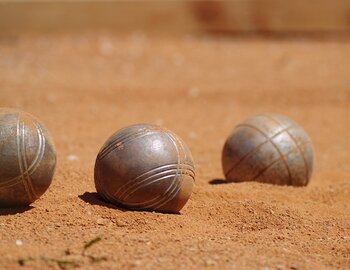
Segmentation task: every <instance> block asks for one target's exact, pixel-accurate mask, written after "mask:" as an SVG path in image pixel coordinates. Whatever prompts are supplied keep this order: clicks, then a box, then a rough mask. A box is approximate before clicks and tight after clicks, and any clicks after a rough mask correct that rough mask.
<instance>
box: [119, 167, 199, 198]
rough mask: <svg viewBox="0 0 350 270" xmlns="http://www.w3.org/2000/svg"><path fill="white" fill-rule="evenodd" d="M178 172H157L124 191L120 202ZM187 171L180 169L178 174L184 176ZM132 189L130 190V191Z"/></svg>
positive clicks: (175, 170) (191, 175)
mask: <svg viewBox="0 0 350 270" xmlns="http://www.w3.org/2000/svg"><path fill="white" fill-rule="evenodd" d="M177 171H178V169H177V168H176V169H169V170H166V171H162V172H158V173H157V174H154V175H151V176H149V177H148V178H146V179H144V180H142V181H140V182H137V183H135V185H132V186H130V188H128V189H126V190H124V192H123V193H122V194H121V196H120V197H118V198H120V200H123V201H124V200H126V199H127V198H128V197H130V196H131V195H132V194H133V193H135V192H136V191H138V190H139V189H141V188H144V187H146V186H149V185H151V184H153V183H155V182H158V181H159V179H160V178H162V177H164V176H167V175H176V172H177ZM186 172H187V170H186V169H182V168H181V169H180V173H181V174H186ZM186 175H188V176H190V177H192V178H194V175H193V174H186ZM130 189H132V190H130Z"/></svg>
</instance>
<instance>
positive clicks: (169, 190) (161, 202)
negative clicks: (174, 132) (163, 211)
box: [143, 132, 180, 209]
mask: <svg viewBox="0 0 350 270" xmlns="http://www.w3.org/2000/svg"><path fill="white" fill-rule="evenodd" d="M165 134H166V135H167V136H168V137H169V139H170V140H171V141H172V142H173V144H174V146H175V150H176V152H177V156H178V159H177V160H178V163H177V165H178V166H177V172H176V174H175V175H174V176H172V177H174V178H173V180H172V182H171V184H170V185H169V187H168V188H167V189H166V191H165V192H164V194H163V195H161V196H160V195H159V196H156V197H155V198H154V199H152V200H151V201H152V203H151V204H147V205H145V204H143V205H145V207H144V208H153V209H157V208H159V207H161V206H163V205H164V204H165V203H167V202H168V201H169V200H168V196H169V194H168V193H170V195H171V194H173V192H176V193H177V192H178V191H179V188H177V178H178V175H179V171H178V170H179V165H180V156H179V150H178V148H177V146H176V143H175V142H174V140H173V139H172V138H171V137H170V135H169V133H168V132H166V133H165ZM159 197H160V200H158V198H159ZM154 200H155V202H153V201H154Z"/></svg>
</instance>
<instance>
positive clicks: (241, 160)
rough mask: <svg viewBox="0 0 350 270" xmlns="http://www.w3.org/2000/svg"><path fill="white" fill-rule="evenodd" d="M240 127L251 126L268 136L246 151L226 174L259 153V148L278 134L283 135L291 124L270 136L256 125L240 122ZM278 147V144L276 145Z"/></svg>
mask: <svg viewBox="0 0 350 270" xmlns="http://www.w3.org/2000/svg"><path fill="white" fill-rule="evenodd" d="M240 127H243V128H244V127H246V128H251V129H254V130H257V131H258V132H259V133H261V134H263V136H264V137H265V138H266V140H265V141H264V142H262V143H260V144H258V145H257V146H256V147H255V148H254V149H253V150H251V151H249V152H248V153H246V154H245V155H243V156H242V157H241V158H240V159H239V160H238V161H237V162H236V163H235V164H234V165H233V166H232V167H231V168H230V169H229V170H228V171H227V173H226V175H229V174H230V173H231V172H233V171H234V170H235V169H236V168H237V167H238V166H239V165H240V164H241V163H242V162H243V161H244V160H246V159H248V158H250V157H251V156H253V155H254V154H255V153H257V152H258V151H259V149H260V148H261V147H262V146H263V145H265V144H267V143H269V142H270V143H273V142H272V140H273V139H274V138H276V137H277V136H279V135H281V134H282V133H284V132H288V129H289V128H291V126H288V127H286V128H284V129H282V130H281V131H279V132H277V133H276V134H274V135H272V136H271V137H268V136H267V135H265V133H264V132H262V131H261V130H260V129H258V128H256V127H255V126H252V125H249V124H240V125H237V126H236V128H240ZM276 147H277V146H276Z"/></svg>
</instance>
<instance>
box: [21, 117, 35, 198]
mask: <svg viewBox="0 0 350 270" xmlns="http://www.w3.org/2000/svg"><path fill="white" fill-rule="evenodd" d="M21 131H22V156H23V159H22V164H23V171H24V172H23V177H24V178H25V181H27V186H28V189H29V191H30V194H31V196H32V199H33V200H35V199H36V198H37V196H36V194H35V191H34V188H33V185H32V182H31V179H30V177H29V176H28V163H27V153H26V150H27V149H26V144H25V126H24V122H23V123H22V129H21Z"/></svg>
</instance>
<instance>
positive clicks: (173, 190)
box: [150, 132, 183, 209]
mask: <svg viewBox="0 0 350 270" xmlns="http://www.w3.org/2000/svg"><path fill="white" fill-rule="evenodd" d="M166 135H167V136H168V137H169V138H170V140H171V141H172V142H173V144H174V147H175V150H176V152H177V158H178V162H177V164H178V167H177V170H178V171H177V173H176V175H175V176H174V180H173V187H172V188H171V189H170V187H169V188H168V190H167V191H166V192H165V194H164V197H163V200H161V201H159V202H158V203H155V204H153V205H151V206H150V207H152V208H154V209H159V208H161V207H162V206H164V205H166V204H167V203H168V202H170V201H171V200H172V199H174V198H175V197H176V195H177V194H178V193H179V191H180V190H181V187H182V184H183V179H182V177H181V178H180V180H179V177H180V176H181V174H180V164H182V163H183V162H182V160H181V153H180V150H179V147H178V145H177V143H176V138H174V136H173V135H172V133H171V132H167V133H166ZM181 151H182V149H181ZM168 193H169V194H168ZM167 197H168V198H167Z"/></svg>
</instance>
